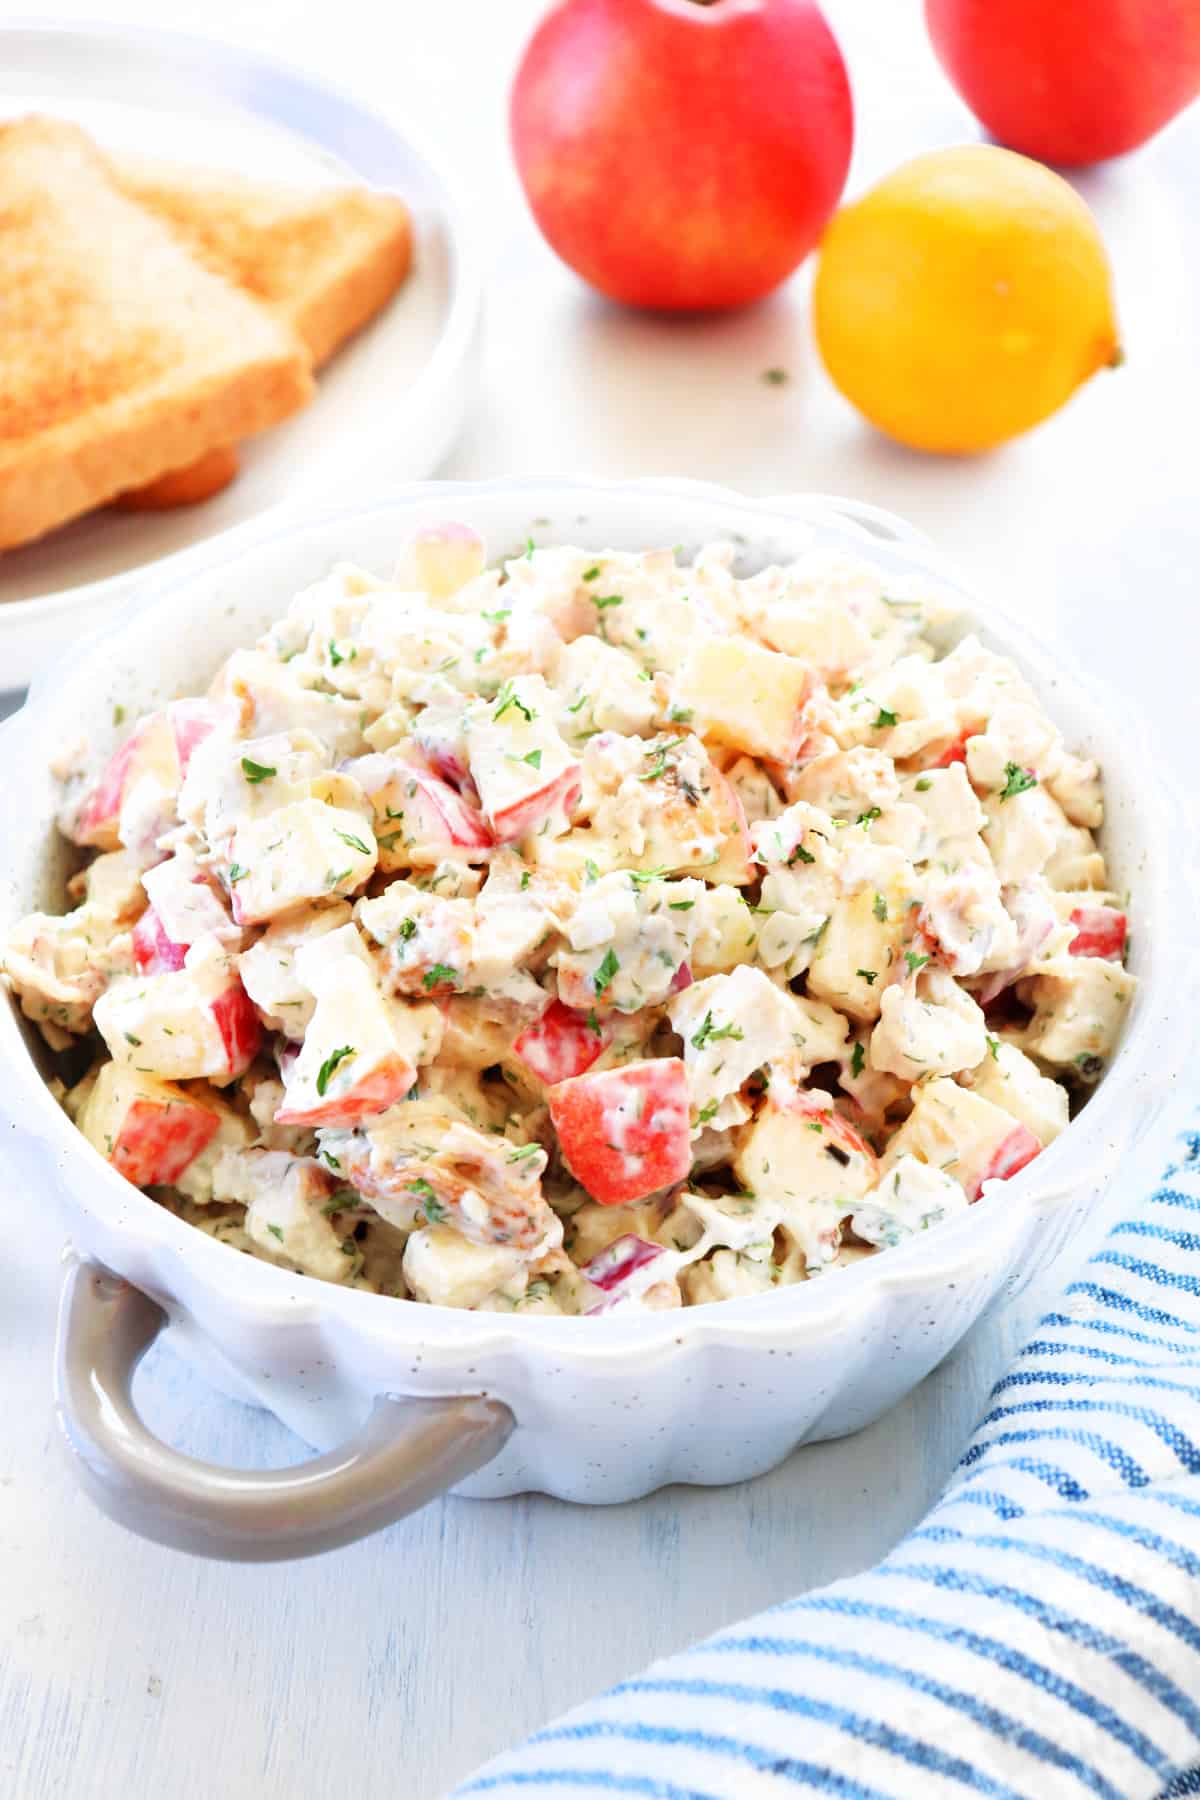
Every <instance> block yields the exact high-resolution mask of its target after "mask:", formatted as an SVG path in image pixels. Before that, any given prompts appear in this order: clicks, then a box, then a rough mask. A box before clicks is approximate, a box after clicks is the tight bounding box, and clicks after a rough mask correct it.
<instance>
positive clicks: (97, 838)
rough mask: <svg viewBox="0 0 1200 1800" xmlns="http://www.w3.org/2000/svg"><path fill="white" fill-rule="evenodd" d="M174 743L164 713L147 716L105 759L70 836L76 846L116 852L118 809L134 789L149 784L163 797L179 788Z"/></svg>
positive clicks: (118, 830)
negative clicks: (143, 782) (144, 782)
mask: <svg viewBox="0 0 1200 1800" xmlns="http://www.w3.org/2000/svg"><path fill="white" fill-rule="evenodd" d="M179 780H180V776H179V761H178V757H177V756H176V752H175V739H174V736H173V734H172V732H171V729H170V726H169V725H168V723H167V719H166V715H165V714H164V713H157V712H156V713H147V715H146V716H145V718H142V719H139V720H138V722H137V724H136V725H135V726H134V728H133V730H132V731H131V732H130V734H129V736H128V737H127V738H126V739H125V742H124V743H123V744H122V745H121V746H120V747H119V749H117V750H115V751H114V752H113V754H112V756H111V757H110V758H109V760H108V763H107V764H106V766H105V768H104V771H103V773H102V774H101V776H100V779H99V781H98V782H97V783H96V785H95V787H94V788H93V789H92V790H91V792H90V794H89V795H88V797H87V799H86V800H85V801H84V803H83V807H82V809H81V811H80V814H79V820H78V824H77V825H76V827H75V829H74V831H73V832H72V833H71V836H72V837H73V838H74V840H75V842H76V843H77V844H88V845H94V846H96V847H97V848H98V849H101V850H116V849H118V848H119V847H120V845H121V843H122V842H123V838H122V834H121V809H122V807H123V806H124V805H125V802H126V800H127V798H128V797H129V795H130V794H131V792H132V790H133V789H134V787H135V786H136V785H137V784H138V783H139V782H141V781H149V782H150V783H152V784H153V786H154V789H155V790H156V792H157V793H158V794H160V795H161V796H163V797H166V798H169V797H170V796H171V795H172V794H174V793H175V792H176V791H177V790H178V787H179Z"/></svg>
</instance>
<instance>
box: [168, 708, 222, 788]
mask: <svg viewBox="0 0 1200 1800" xmlns="http://www.w3.org/2000/svg"><path fill="white" fill-rule="evenodd" d="M220 721H221V708H220V707H219V706H218V705H217V704H216V703H215V701H212V700H172V701H171V703H170V705H169V706H168V707H167V723H168V724H169V725H170V727H171V735H172V737H173V738H174V741H175V759H176V761H177V763H178V765H179V779H180V781H183V780H184V778H185V777H186V775H187V772H188V764H189V763H190V762H191V760H192V752H193V751H194V750H195V749H196V748H197V746H198V745H200V744H202V743H203V742H204V740H205V738H207V737H211V735H212V733H213V732H214V731H215V730H216V728H217V726H218V724H219V723H220Z"/></svg>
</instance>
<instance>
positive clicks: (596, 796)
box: [566, 728, 754, 887]
mask: <svg viewBox="0 0 1200 1800" xmlns="http://www.w3.org/2000/svg"><path fill="white" fill-rule="evenodd" d="M583 774H584V793H583V798H582V801H581V808H582V809H583V810H586V811H588V812H590V815H591V826H590V829H589V830H588V831H587V832H586V833H585V832H581V831H576V832H573V833H572V834H571V838H569V839H568V840H567V845H566V848H569V847H570V845H571V843H572V842H574V841H575V840H577V839H578V840H582V842H583V844H584V846H585V847H584V849H583V852H582V855H583V856H584V857H587V856H592V855H594V860H595V861H596V862H597V863H598V864H599V865H600V866H601V867H603V868H612V867H614V866H615V867H619V868H635V869H658V870H660V871H661V872H662V873H663V874H665V875H703V877H704V879H705V880H706V881H712V882H732V883H733V884H734V885H735V886H739V887H740V886H745V885H746V883H748V882H749V881H751V880H752V879H753V876H754V869H753V866H752V864H751V861H750V839H749V834H748V833H747V830H746V821H745V819H744V817H743V815H742V809H741V805H740V803H739V801H738V798H737V795H736V794H735V793H734V792H733V789H732V788H731V787H730V785H729V783H728V782H727V781H726V779H725V777H724V776H723V775H722V774H721V771H720V770H719V769H718V768H717V766H716V764H715V763H714V762H713V761H712V758H711V757H710V756H709V754H708V751H707V749H706V748H705V746H704V744H703V743H702V742H701V740H700V739H699V738H698V737H697V736H696V735H695V734H694V732H692V731H689V730H684V729H682V728H681V729H679V730H674V731H664V732H660V733H659V734H658V735H657V736H655V737H652V738H649V739H646V740H642V739H636V738H635V739H625V740H622V739H617V738H614V737H612V735H611V734H608V733H605V734H603V735H602V736H600V737H597V738H593V739H592V740H591V741H590V743H589V744H588V746H587V750H586V753H585V756H584V759H583Z"/></svg>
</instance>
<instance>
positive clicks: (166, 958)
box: [130, 906, 187, 975]
mask: <svg viewBox="0 0 1200 1800" xmlns="http://www.w3.org/2000/svg"><path fill="white" fill-rule="evenodd" d="M130 937H131V941H132V944H133V963H134V967H135V968H136V969H138V970H139V971H140V972H141V973H142V974H143V975H161V974H163V973H165V971H167V970H168V969H182V967H183V960H184V957H185V956H186V955H187V945H186V944H177V943H175V941H174V940H173V939H172V938H169V937H168V936H167V933H166V929H165V928H164V926H163V922H162V920H161V919H160V918H159V916H158V914H157V913H156V912H155V910H154V908H153V907H152V906H148V907H147V908H146V910H145V912H144V913H143V914H142V916H141V918H140V919H139V920H138V922H137V924H136V925H135V926H134V928H133V931H132V932H131V934H130Z"/></svg>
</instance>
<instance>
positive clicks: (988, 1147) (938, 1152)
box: [882, 1076, 1042, 1200]
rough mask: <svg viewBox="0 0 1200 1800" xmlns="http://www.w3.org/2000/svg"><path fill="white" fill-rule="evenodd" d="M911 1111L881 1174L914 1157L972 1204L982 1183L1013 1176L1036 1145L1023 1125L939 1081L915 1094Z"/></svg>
mask: <svg viewBox="0 0 1200 1800" xmlns="http://www.w3.org/2000/svg"><path fill="white" fill-rule="evenodd" d="M915 1093H916V1099H915V1102H914V1104H913V1109H912V1112H911V1113H910V1114H909V1115H908V1118H907V1119H905V1121H904V1123H903V1125H901V1127H900V1129H899V1131H898V1132H897V1133H896V1134H895V1136H894V1137H893V1138H892V1139H891V1141H890V1142H889V1144H888V1147H887V1151H886V1153H885V1155H884V1157H883V1163H882V1167H883V1170H884V1171H885V1173H886V1172H887V1171H888V1170H890V1169H892V1168H893V1167H894V1166H895V1164H896V1162H897V1161H898V1159H899V1158H900V1157H902V1156H916V1157H918V1158H919V1159H920V1161H921V1162H927V1163H929V1164H931V1165H932V1167H933V1168H935V1169H943V1170H945V1172H946V1174H947V1175H952V1176H953V1177H954V1179H955V1181H958V1182H961V1183H962V1186H963V1189H964V1190H965V1192H966V1196H967V1199H968V1200H977V1199H978V1198H979V1195H980V1193H981V1192H982V1190H983V1184H984V1182H985V1181H993V1180H1002V1179H1005V1178H1006V1177H1007V1176H1009V1175H1015V1174H1016V1173H1017V1171H1018V1170H1019V1169H1023V1168H1024V1167H1025V1165H1026V1163H1028V1162H1032V1160H1033V1158H1034V1157H1035V1156H1036V1155H1037V1154H1038V1152H1039V1151H1040V1150H1041V1148H1042V1146H1041V1144H1040V1143H1039V1142H1038V1140H1037V1138H1036V1137H1034V1135H1033V1133H1032V1132H1031V1131H1030V1129H1029V1127H1028V1126H1027V1125H1022V1124H1020V1123H1019V1121H1017V1120H1015V1119H1014V1118H1013V1116H1012V1114H1011V1113H1008V1112H1005V1111H1004V1110H1003V1108H1002V1107H999V1106H996V1105H995V1104H994V1103H993V1102H992V1101H991V1100H985V1099H984V1098H983V1096H982V1095H981V1094H977V1093H974V1092H973V1091H972V1090H971V1089H970V1088H964V1087H960V1086H959V1085H958V1083H957V1082H955V1081H952V1080H950V1079H949V1077H946V1076H943V1077H940V1078H939V1079H937V1080H935V1081H930V1082H923V1083H922V1084H921V1086H920V1087H918V1088H917V1089H916V1090H915Z"/></svg>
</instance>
